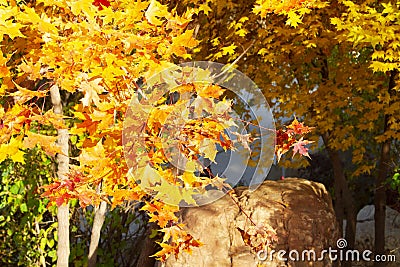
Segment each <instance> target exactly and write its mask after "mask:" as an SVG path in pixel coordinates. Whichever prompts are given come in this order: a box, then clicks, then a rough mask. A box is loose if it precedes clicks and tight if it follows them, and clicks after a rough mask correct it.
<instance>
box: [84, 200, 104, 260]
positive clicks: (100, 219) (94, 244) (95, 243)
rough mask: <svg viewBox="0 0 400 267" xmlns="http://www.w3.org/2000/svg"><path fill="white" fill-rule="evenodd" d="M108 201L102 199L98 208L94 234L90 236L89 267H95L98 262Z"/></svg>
mask: <svg viewBox="0 0 400 267" xmlns="http://www.w3.org/2000/svg"><path fill="white" fill-rule="evenodd" d="M106 211H107V203H106V202H105V201H102V202H101V203H100V206H99V207H98V208H96V211H95V215H94V220H93V227H92V234H91V236H90V246H89V261H88V267H95V266H96V262H97V250H98V248H99V242H100V237H101V228H102V227H103V223H104V219H105V217H106Z"/></svg>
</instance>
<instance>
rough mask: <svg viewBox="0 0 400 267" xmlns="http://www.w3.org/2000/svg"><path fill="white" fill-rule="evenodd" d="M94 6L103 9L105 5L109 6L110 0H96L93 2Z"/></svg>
mask: <svg viewBox="0 0 400 267" xmlns="http://www.w3.org/2000/svg"><path fill="white" fill-rule="evenodd" d="M92 4H93V5H94V6H97V7H98V8H99V10H103V6H105V7H109V6H110V1H108V0H94V1H93V3H92Z"/></svg>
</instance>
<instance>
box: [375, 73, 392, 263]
mask: <svg viewBox="0 0 400 267" xmlns="http://www.w3.org/2000/svg"><path fill="white" fill-rule="evenodd" d="M396 75H397V71H392V72H391V73H390V79H389V86H388V92H389V95H390V96H391V97H392V96H393V95H394V93H395V91H394V90H393V88H394V87H395V86H396ZM391 104H392V102H389V105H391ZM389 120H390V115H388V114H385V125H384V130H383V131H384V133H385V132H387V131H388V130H389V128H390V125H389ZM390 142H391V140H390V139H388V140H386V141H385V142H383V143H382V146H381V156H380V162H379V167H378V176H377V178H376V180H375V198H374V204H375V218H374V219H375V244H374V246H375V248H374V249H375V255H378V254H380V255H383V254H385V217H386V186H385V181H386V178H387V175H388V168H389V166H390ZM374 266H375V267H383V266H386V264H385V262H375V263H374Z"/></svg>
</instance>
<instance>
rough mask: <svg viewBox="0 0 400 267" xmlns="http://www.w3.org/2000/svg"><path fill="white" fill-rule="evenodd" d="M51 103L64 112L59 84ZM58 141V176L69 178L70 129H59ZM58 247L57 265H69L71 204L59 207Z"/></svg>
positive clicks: (60, 111)
mask: <svg viewBox="0 0 400 267" xmlns="http://www.w3.org/2000/svg"><path fill="white" fill-rule="evenodd" d="M50 97H51V103H52V104H53V112H54V113H55V114H60V115H62V114H63V106H62V102H61V95H60V89H59V88H58V86H57V85H53V86H52V87H51V88H50ZM57 134H58V139H57V143H58V145H59V146H60V148H61V152H62V154H57V158H56V162H57V176H58V179H59V180H61V181H62V180H65V179H67V173H68V171H69V157H68V140H69V135H68V129H59V130H58V132H57ZM57 220H58V247H57V267H67V266H68V259H69V253H70V248H69V246H70V244H69V206H68V204H64V205H62V206H60V207H59V208H58V211H57Z"/></svg>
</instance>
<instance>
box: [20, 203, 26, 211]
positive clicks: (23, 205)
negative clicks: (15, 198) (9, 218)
mask: <svg viewBox="0 0 400 267" xmlns="http://www.w3.org/2000/svg"><path fill="white" fill-rule="evenodd" d="M19 209H20V210H21V212H22V213H24V212H27V211H28V206H27V205H26V203H22V204H21V206H19Z"/></svg>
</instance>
